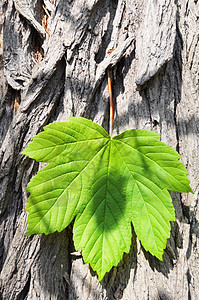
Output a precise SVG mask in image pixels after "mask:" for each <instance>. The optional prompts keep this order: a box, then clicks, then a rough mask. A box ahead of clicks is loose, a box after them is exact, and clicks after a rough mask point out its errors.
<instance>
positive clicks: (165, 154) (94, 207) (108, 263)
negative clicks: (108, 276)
mask: <svg viewBox="0 0 199 300" xmlns="http://www.w3.org/2000/svg"><path fill="white" fill-rule="evenodd" d="M68 119H69V122H66V123H52V124H49V125H47V126H46V127H44V131H43V132H41V133H39V134H38V135H37V136H35V137H34V138H33V141H32V142H31V143H30V144H29V145H28V147H27V149H26V150H25V151H24V152H22V153H23V154H26V155H28V156H29V157H30V158H34V159H36V160H37V161H38V162H49V163H50V164H49V165H47V166H46V167H45V168H43V169H42V170H40V171H39V172H38V173H37V175H36V176H34V177H33V178H32V179H31V181H30V183H29V184H28V187H27V191H28V192H30V193H31V195H30V197H29V199H28V204H27V211H28V212H29V215H28V224H29V225H28V233H27V234H28V235H31V234H40V233H45V234H49V233H52V232H55V231H58V232H60V231H62V230H63V229H64V228H66V226H68V225H69V224H70V222H71V221H72V220H73V219H75V221H74V226H73V238H74V244H75V248H76V250H82V255H83V258H84V261H85V263H90V265H91V267H92V268H93V270H95V271H97V274H98V277H99V280H101V279H102V278H103V277H104V275H105V273H106V272H108V271H109V270H110V269H111V268H112V267H113V266H117V265H118V263H119V261H120V260H121V259H122V256H123V253H124V252H126V253H128V252H129V250H130V245H131V236H132V231H131V222H132V223H133V226H134V230H135V232H136V234H137V237H138V239H139V240H140V241H141V243H142V245H143V247H144V248H145V249H146V250H147V251H150V253H151V254H152V255H154V256H156V257H157V258H159V259H160V260H162V254H163V251H164V249H165V247H166V242H167V238H169V235H170V221H175V211H174V207H173V205H172V200H171V197H170V194H169V192H168V190H172V191H178V192H192V190H191V188H190V186H189V180H188V178H187V177H186V175H187V174H188V172H187V170H186V169H185V167H184V165H183V164H182V162H180V161H179V158H180V155H179V154H178V153H177V152H176V151H175V150H174V149H172V148H171V147H169V146H168V145H166V144H164V143H162V142H160V141H158V139H159V135H158V134H157V133H155V132H152V131H147V130H135V129H133V130H128V131H125V132H123V133H122V134H120V135H117V136H115V137H113V138H111V137H110V136H109V135H108V134H107V133H106V131H105V130H104V129H103V128H102V127H101V126H99V125H97V124H95V123H93V122H92V121H90V120H87V119H84V118H81V117H80V118H68Z"/></svg>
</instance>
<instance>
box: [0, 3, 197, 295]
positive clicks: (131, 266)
mask: <svg viewBox="0 0 199 300" xmlns="http://www.w3.org/2000/svg"><path fill="white" fill-rule="evenodd" d="M198 4H199V2H198V0H175V1H174V0H161V1H156V0H134V1H127V0H103V1H102V0H79V1H78V0H74V1H71V0H51V1H50V0H9V1H8V0H3V1H1V3H0V75H1V81H0V87H1V89H0V97H1V99H0V122H1V124H0V145H1V152H0V163H1V172H0V189H1V192H0V220H1V222H0V239H1V242H0V270H1V276H0V287H1V292H0V298H1V299H5V300H7V299H9V300H10V299H19V300H21V299H45V300H46V299H71V300H74V299H83V300H84V299H92V300H93V299H123V300H127V299H129V300H131V299H151V300H154V299H198V294H199V272H198V270H199V260H198V258H199V240H198V239H199V205H198V199H199V198H198V194H199V175H198V174H199V151H198V149H199V102H198V94H199V88H198V83H199V68H198V61H199V39H198V30H199V5H198ZM111 48H114V49H115V50H114V51H113V52H112V54H110V55H109V54H107V51H108V49H111ZM108 67H109V68H111V77H112V85H113V98H114V127H113V134H118V133H121V132H122V131H124V130H127V129H132V128H137V129H139V128H145V129H149V130H154V131H156V132H158V133H159V134H160V136H161V140H162V141H163V142H165V143H167V144H169V145H170V146H172V147H174V148H175V149H176V150H177V151H178V152H179V153H180V154H181V156H182V158H181V160H182V162H183V163H184V164H185V166H186V168H187V170H188V172H189V179H190V182H191V187H192V189H193V190H194V192H195V194H194V195H192V194H183V193H182V194H179V193H176V192H172V193H171V194H172V199H173V204H174V206H175V210H176V219H177V220H176V222H173V223H172V224H171V227H172V230H171V237H170V239H169V240H168V242H167V247H166V249H165V252H164V255H163V262H161V261H159V260H158V259H156V258H155V257H153V256H152V255H150V254H149V253H147V252H146V251H145V250H144V249H143V248H142V246H141V245H140V243H139V241H138V240H137V239H136V236H135V234H133V238H132V247H131V250H130V253H129V254H124V257H123V260H122V261H121V262H120V263H119V265H118V266H117V267H113V268H112V270H111V271H110V272H109V273H108V274H106V275H105V277H104V279H103V280H102V281H101V282H100V283H99V282H98V279H97V276H96V273H95V272H93V271H92V270H91V269H90V267H89V265H87V264H84V263H83V260H82V257H81V254H80V253H77V252H75V249H74V245H73V240H72V225H70V226H69V227H68V228H66V229H65V230H64V231H62V232H61V233H59V234H58V233H54V234H51V235H49V236H45V235H38V236H31V237H26V232H27V223H26V222H27V212H26V210H25V207H26V203H27V198H28V194H27V192H26V191H25V187H26V186H27V183H28V182H29V180H30V178H31V177H32V176H33V175H34V174H35V173H36V172H37V171H38V169H40V168H41V167H42V164H38V163H36V162H35V161H33V160H31V159H28V158H27V157H24V156H23V155H21V152H22V151H23V150H24V149H25V147H26V146H27V144H28V143H29V142H30V140H31V138H32V137H33V136H34V135H36V134H37V133H38V132H40V131H41V130H42V128H43V126H44V125H46V124H47V123H49V122H54V121H66V120H67V117H69V116H83V117H86V118H89V119H92V120H93V121H94V122H96V123H98V124H100V125H102V126H103V127H104V128H105V129H106V130H108V121H109V120H108V119H109V117H108V111H109V108H108V87H107V75H106V70H107V68H108ZM132 230H133V229H132Z"/></svg>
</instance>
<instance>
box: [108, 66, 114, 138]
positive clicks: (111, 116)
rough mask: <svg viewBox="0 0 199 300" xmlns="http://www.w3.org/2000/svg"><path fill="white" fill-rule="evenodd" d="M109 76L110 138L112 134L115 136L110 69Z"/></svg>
mask: <svg viewBox="0 0 199 300" xmlns="http://www.w3.org/2000/svg"><path fill="white" fill-rule="evenodd" d="M107 75H108V93H109V104H110V119H109V135H110V137H112V134H113V96H112V87H111V76H110V70H109V69H107Z"/></svg>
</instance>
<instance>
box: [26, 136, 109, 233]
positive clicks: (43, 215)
mask: <svg viewBox="0 0 199 300" xmlns="http://www.w3.org/2000/svg"><path fill="white" fill-rule="evenodd" d="M109 142H110V140H108V141H107V142H106V144H105V145H103V146H102V148H101V149H100V150H99V151H98V152H97V153H96V154H95V155H94V156H93V158H92V159H91V160H90V161H89V162H88V164H86V166H85V167H84V168H83V169H82V170H81V171H80V172H79V174H78V175H77V176H76V177H75V178H74V179H73V180H72V181H71V182H70V184H69V185H68V186H67V187H66V188H65V189H63V191H62V193H61V194H60V195H59V197H58V198H57V201H59V198H60V197H61V195H62V194H63V193H64V192H65V191H66V189H68V188H69V187H70V186H71V184H72V183H73V182H74V181H75V180H76V179H77V178H78V177H79V176H80V175H81V174H82V172H83V171H84V170H85V169H86V168H87V166H88V165H89V164H91V162H93V160H94V159H95V158H96V157H97V155H99V153H100V152H101V151H102V150H103V149H104V147H105V146H106V145H107V144H108V143H109ZM57 201H55V202H54V203H53V205H52V206H51V208H49V210H48V211H47V212H46V213H45V214H44V215H43V217H42V218H41V220H40V221H39V222H38V223H37V224H36V225H35V226H37V225H39V223H41V221H42V220H43V219H44V217H45V215H46V214H47V213H49V212H50V211H51V210H52V209H53V207H54V205H55V204H56V203H57ZM77 205H78V202H77ZM77 205H76V207H77ZM76 207H75V208H74V212H75V210H76ZM73 214H74V213H73ZM49 223H50V222H49ZM35 226H34V227H33V228H32V230H33V229H34V228H35ZM55 231H56V230H55Z"/></svg>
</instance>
